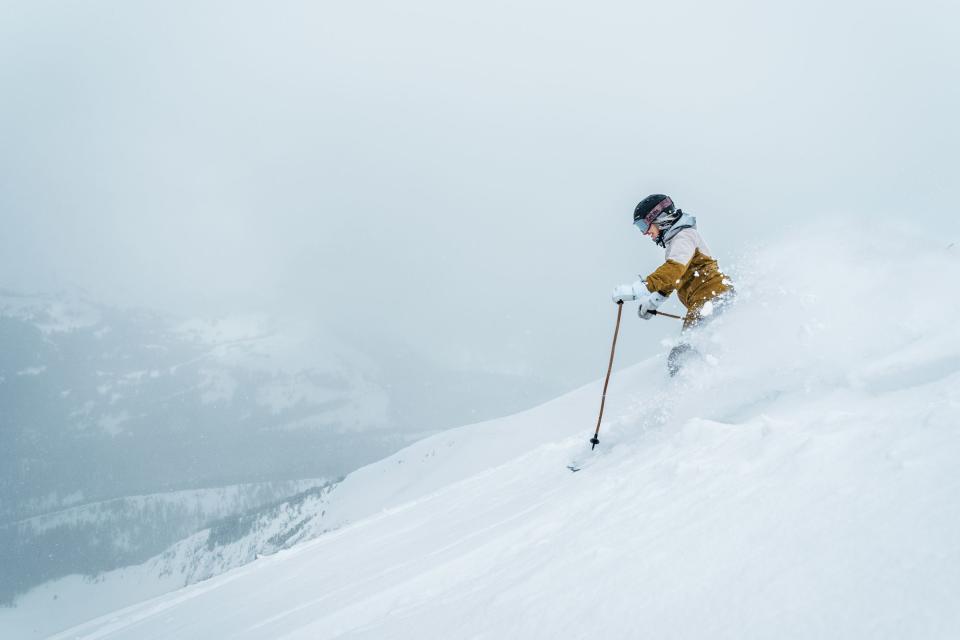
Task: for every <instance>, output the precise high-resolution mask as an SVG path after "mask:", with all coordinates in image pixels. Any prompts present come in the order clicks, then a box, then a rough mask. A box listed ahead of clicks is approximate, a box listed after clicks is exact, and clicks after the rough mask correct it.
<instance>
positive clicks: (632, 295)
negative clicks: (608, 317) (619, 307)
mask: <svg viewBox="0 0 960 640" xmlns="http://www.w3.org/2000/svg"><path fill="white" fill-rule="evenodd" d="M647 295H650V292H648V291H647V285H645V284H643V280H637V281H636V282H634V283H633V284H622V285H620V286H619V287H617V288H616V289H614V290H613V295H612V296H611V297H612V298H613V301H614V302H621V301H622V302H630V301H631V300H636V299H637V298H639V297H641V296H647Z"/></svg>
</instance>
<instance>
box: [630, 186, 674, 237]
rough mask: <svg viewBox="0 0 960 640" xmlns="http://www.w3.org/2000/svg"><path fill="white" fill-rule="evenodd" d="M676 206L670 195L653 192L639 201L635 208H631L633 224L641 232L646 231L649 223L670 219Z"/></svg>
mask: <svg viewBox="0 0 960 640" xmlns="http://www.w3.org/2000/svg"><path fill="white" fill-rule="evenodd" d="M675 213H676V208H675V207H674V206H673V200H671V199H670V196H665V195H663V194H662V193H654V194H653V195H649V196H647V197H646V198H644V199H643V200H641V201H640V204H638V205H637V208H636V209H634V210H633V224H635V225H637V228H638V229H640V231H642V232H643V233H646V232H647V229H649V228H650V225H651V224H653V223H654V222H657V220H658V219H660V220H664V219H666V220H669V221H671V222H672V221H673V220H671V218H675V217H676V216H674V215H673V214H675Z"/></svg>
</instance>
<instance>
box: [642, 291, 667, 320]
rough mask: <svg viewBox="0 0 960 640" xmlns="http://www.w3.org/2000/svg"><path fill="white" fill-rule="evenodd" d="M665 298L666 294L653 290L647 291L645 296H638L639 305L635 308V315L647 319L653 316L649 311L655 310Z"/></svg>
mask: <svg viewBox="0 0 960 640" xmlns="http://www.w3.org/2000/svg"><path fill="white" fill-rule="evenodd" d="M666 299H667V296H664V295H661V294H659V293H657V292H656V291H654V292H653V293H648V294H647V296H646V298H640V307H639V308H638V309H637V315H638V316H640V317H641V318H643V319H644V320H649V319H650V318H652V317H653V314H652V313H650V312H651V311H656V310H657V307H659V306H660V305H661V304H662V303H663V301H664V300H666Z"/></svg>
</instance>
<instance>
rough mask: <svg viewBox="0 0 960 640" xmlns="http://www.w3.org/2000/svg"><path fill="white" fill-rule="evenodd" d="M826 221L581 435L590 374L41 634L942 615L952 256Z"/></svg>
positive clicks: (956, 345)
mask: <svg viewBox="0 0 960 640" xmlns="http://www.w3.org/2000/svg"><path fill="white" fill-rule="evenodd" d="M835 231H836V240H834V241H833V242H832V243H831V244H830V247H829V248H830V250H829V251H821V252H812V251H811V248H810V244H809V243H808V242H806V241H804V238H805V237H809V235H805V234H799V235H797V236H795V237H794V238H791V239H788V240H784V241H781V242H779V243H776V244H774V245H771V246H769V247H767V248H765V249H763V250H761V251H758V252H757V253H756V255H754V256H753V257H752V259H751V261H750V263H749V264H743V265H742V266H741V269H740V270H739V272H738V274H737V276H736V280H737V284H738V289H739V292H740V297H739V301H738V303H737V305H736V307H735V308H733V309H731V310H730V311H729V312H727V313H726V314H725V315H724V316H723V317H722V318H718V319H717V320H716V321H715V322H714V323H713V324H712V325H710V326H709V327H708V328H706V329H704V330H703V331H702V332H701V333H700V334H698V335H697V336H696V338H695V343H696V346H697V347H698V348H699V349H700V350H701V352H703V353H704V355H705V357H704V359H703V361H702V362H700V363H698V364H696V365H694V366H692V367H690V368H688V369H687V370H685V371H684V373H683V374H682V375H681V376H680V377H678V378H676V379H669V378H668V377H667V376H666V372H665V367H664V362H663V358H662V356H660V357H657V358H652V359H650V360H648V361H645V362H642V363H640V364H638V365H635V366H632V367H628V368H625V369H619V370H617V371H616V372H615V373H614V377H613V380H612V382H611V388H610V391H609V395H608V405H607V419H605V421H604V425H603V430H602V431H601V436H600V438H601V443H600V446H599V447H598V449H597V451H595V452H592V453H591V452H590V451H589V445H588V444H587V442H586V440H587V438H588V437H589V435H590V433H591V432H592V426H593V425H592V422H593V421H594V420H595V412H596V410H597V405H598V403H599V393H600V384H599V383H596V384H593V385H589V386H587V387H585V388H583V389H580V390H577V391H575V392H573V393H571V394H568V395H566V396H563V397H561V398H558V399H557V400H555V401H553V402H550V403H547V404H545V405H542V406H540V407H537V408H535V409H532V410H530V411H527V412H524V413H521V414H516V415H514V416H510V417H509V418H505V419H502V420H495V421H491V422H487V423H481V424H478V425H472V426H469V427H464V428H461V429H456V430H453V431H449V432H444V433H441V434H438V435H435V436H432V437H430V438H427V439H425V440H423V441H421V442H418V443H416V444H414V445H412V446H410V447H408V448H406V449H404V450H402V451H400V452H398V453H397V454H394V455H393V456H391V457H389V458H387V459H385V460H383V461H381V462H378V463H375V464H372V465H369V466H367V467H364V468H363V469H360V470H358V471H356V472H354V473H351V474H350V475H349V476H348V477H347V478H346V479H345V480H344V481H343V482H342V483H340V484H339V485H338V486H337V488H336V489H335V490H334V491H332V492H331V494H330V502H329V504H328V505H327V507H326V508H325V510H324V513H323V514H316V517H315V519H314V525H313V526H315V527H316V528H317V533H320V532H321V531H322V529H323V528H331V527H330V525H335V526H336V529H335V530H334V531H329V532H326V533H322V534H321V535H318V537H316V539H314V540H312V541H310V542H306V543H304V544H301V545H298V546H296V547H294V548H292V549H289V550H287V551H282V552H279V553H277V554H275V555H273V556H270V557H267V558H261V559H260V560H258V561H256V562H254V563H252V564H250V565H247V566H245V567H243V568H240V569H237V570H234V571H231V572H229V573H227V574H224V575H222V576H219V577H217V578H214V579H211V580H208V581H206V582H203V583H200V584H197V585H193V586H192V587H189V588H187V589H183V590H181V591H177V592H174V593H171V594H168V595H165V596H161V597H158V598H155V599H152V600H149V601H146V602H143V603H141V604H138V605H134V606H131V607H128V608H126V609H123V610H121V611H117V612H115V613H113V614H110V615H108V616H104V617H102V618H98V619H96V620H92V621H90V622H88V623H85V624H82V625H79V626H77V627H74V628H72V629H70V630H68V631H65V632H63V633H62V634H58V635H56V636H54V637H56V638H94V637H96V638H114V639H116V638H137V639H138V640H142V639H149V638H168V637H172V636H176V637H177V638H210V637H230V638H245V639H251V640H254V639H256V640H261V639H267V638H271V639H274V638H285V639H291V640H292V639H295V638H304V639H307V638H309V639H323V638H343V639H345V638H350V639H360V638H369V639H373V638H384V637H390V638H422V637H449V638H502V637H523V638H555V637H568V638H597V637H615V638H641V637H672V638H702V637H711V638H770V637H780V638H811V637H843V638H850V637H870V638H903V637H929V638H947V637H954V636H955V635H956V633H957V630H960V609H958V608H957V607H956V606H955V605H956V594H957V593H960V547H958V546H957V545H956V540H958V539H960V501H957V499H956V498H957V496H958V495H960V472H958V471H957V466H956V460H957V459H958V456H960V384H958V383H960V334H958V332H957V331H956V328H955V318H956V317H957V313H958V312H960V300H957V299H955V297H953V296H949V295H943V292H944V291H949V290H951V289H950V287H952V286H953V283H955V282H956V281H957V279H958V277H960V255H958V254H957V252H956V251H955V250H952V249H949V248H947V247H946V243H944V247H942V248H937V247H934V248H932V249H931V247H930V241H929V240H926V239H913V238H903V237H902V236H896V237H895V236H893V235H892V234H885V233H879V232H878V233H867V232H865V231H863V230H862V229H861V230H849V231H851V232H850V233H844V231H848V230H845V229H839V230H835ZM852 231H856V233H853V232H852ZM796 238H799V239H796ZM904 291H908V292H910V296H909V301H905V300H904V298H903V297H902V296H901V295H899V294H900V292H904ZM891 292H892V293H891ZM894 294H897V295H894ZM631 320H632V319H631ZM642 329H643V325H642V324H639V321H634V322H632V323H631V322H627V323H626V324H625V326H624V331H642ZM669 346H670V345H669V344H665V345H664V353H665V352H666V350H667V349H668V348H669ZM572 460H576V461H578V462H579V463H581V464H582V465H583V469H582V470H581V471H580V472H577V473H570V472H569V471H568V470H567V469H566V468H565V466H566V464H567V463H569V462H570V461H572ZM321 523H326V524H321ZM24 606H25V609H24V610H22V611H21V612H20V614H21V616H20V617H18V618H12V617H9V616H8V617H6V618H4V617H0V628H3V627H2V625H3V624H7V628H8V629H12V630H14V631H15V630H17V629H18V627H15V626H14V625H15V624H20V625H27V624H28V623H29V622H28V621H29V618H28V616H27V615H26V614H27V609H33V610H35V611H36V610H38V609H39V607H41V606H42V603H41V602H39V601H37V602H31V603H24ZM19 628H25V627H19Z"/></svg>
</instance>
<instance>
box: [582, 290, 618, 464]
mask: <svg viewBox="0 0 960 640" xmlns="http://www.w3.org/2000/svg"><path fill="white" fill-rule="evenodd" d="M622 315H623V300H617V326H616V327H614V329H613V346H612V347H610V363H609V364H608V365H607V377H606V379H605V380H604V381H603V396H601V398H600V416H599V417H598V418H597V430H596V431H594V432H593V437H592V438H590V449H591V450H592V449H593V448H594V447H596V446H597V445H598V444H600V422H601V421H602V420H603V406H604V405H605V404H606V402H607V385H609V384H610V372H611V371H612V370H613V354H614V353H615V352H616V350H617V335H619V333H620V317H621V316H622Z"/></svg>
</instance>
